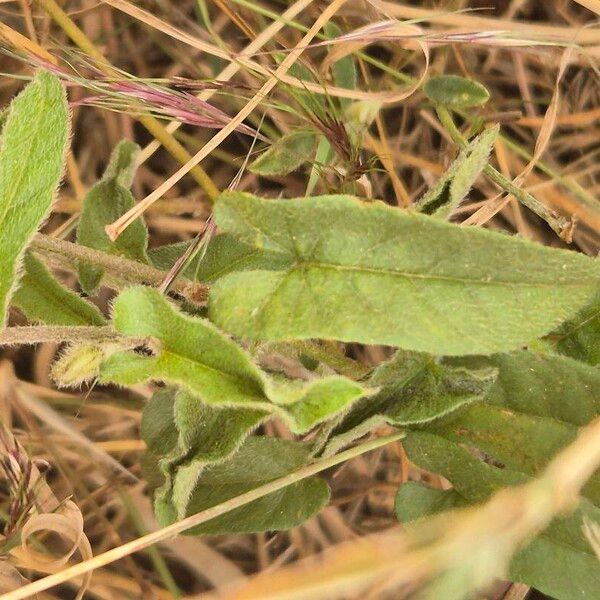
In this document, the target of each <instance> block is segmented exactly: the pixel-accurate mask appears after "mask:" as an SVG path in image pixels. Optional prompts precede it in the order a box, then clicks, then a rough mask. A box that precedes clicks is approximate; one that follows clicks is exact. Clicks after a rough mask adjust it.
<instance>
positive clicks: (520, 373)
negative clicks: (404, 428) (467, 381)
mask: <svg viewBox="0 0 600 600" xmlns="http://www.w3.org/2000/svg"><path fill="white" fill-rule="evenodd" d="M484 362H485V363H487V364H490V365H493V366H495V367H496V368H497V369H498V378H497V380H496V382H495V384H494V385H493V386H492V388H491V389H490V392H489V394H488V395H487V397H486V400H485V402H480V403H475V404H471V405H469V406H466V407H464V408H462V409H459V410H458V411H456V412H455V413H452V414H451V415H449V416H448V417H445V418H442V419H440V420H437V421H433V422H431V423H429V424H426V425H425V426H423V427H422V428H420V429H421V430H420V431H413V432H412V433H410V434H409V435H408V436H407V437H406V439H405V440H404V441H403V444H404V447H405V450H406V452H407V454H408V456H409V458H410V459H411V461H412V462H414V463H415V464H417V465H418V466H419V467H421V468H423V469H426V470H428V471H432V472H435V473H438V474H440V475H443V476H444V477H446V478H447V479H448V480H449V481H450V482H451V483H452V484H453V486H454V488H453V491H452V492H450V493H448V492H443V495H441V494H440V492H438V491H429V490H424V491H423V490H421V491H418V492H416V491H415V490H414V489H409V490H403V488H401V489H400V492H399V494H398V498H397V504H396V508H397V513H398V516H399V518H401V520H407V519H412V518H417V517H420V516H423V515H425V514H427V513H428V512H430V511H437V510H438V509H441V508H448V507H450V506H451V505H453V504H454V505H463V504H469V503H473V502H482V501H484V500H486V499H487V498H489V496H490V495H492V494H493V493H494V492H496V491H497V490H499V489H500V488H502V487H506V486H508V485H517V484H519V483H522V482H524V481H526V480H527V479H528V478H529V477H534V476H536V475H537V474H539V473H540V471H541V470H542V469H543V468H544V467H545V466H546V465H547V463H548V462H549V461H550V460H551V459H552V458H553V456H554V455H555V454H556V453H558V452H559V451H560V450H561V449H562V448H564V447H565V446H566V445H567V444H569V443H570V442H572V441H573V439H574V438H575V437H576V435H577V431H578V428H579V427H580V426H582V425H584V424H586V423H587V422H589V421H590V420H592V419H593V418H595V417H597V416H598V414H600V400H599V399H598V396H597V393H596V391H597V390H598V389H600V388H599V386H600V372H598V371H597V370H596V369H594V368H592V367H590V366H588V365H585V364H582V363H577V362H576V361H573V360H571V359H569V358H565V357H561V356H549V355H538V354H535V353H532V352H517V353H514V354H510V355H500V356H494V357H491V358H490V359H488V360H487V361H484ZM478 363H481V361H478ZM478 456H479V457H486V462H483V461H482V460H481V458H478ZM413 487H414V486H413ZM583 496H584V499H583V500H582V501H581V502H580V505H579V508H578V509H577V511H576V512H575V513H573V514H571V515H570V516H567V517H565V518H561V519H557V520H555V521H554V522H553V523H552V524H551V525H550V526H549V527H548V528H547V529H546V530H545V531H544V532H543V533H542V534H541V535H540V536H538V537H537V538H536V539H534V540H533V541H532V542H531V543H530V544H529V545H528V546H527V547H526V548H524V549H523V550H522V551H520V552H519V553H518V554H517V555H516V556H515V557H514V558H513V561H512V565H511V573H510V576H511V578H512V579H514V580H516V581H522V582H525V583H527V584H529V585H532V586H535V587H536V588H538V589H540V590H542V591H543V592H545V593H547V594H550V595H551V596H553V597H556V598H559V599H561V600H562V599H565V600H567V599H568V600H571V599H577V598H589V597H596V596H597V595H599V594H600V576H599V575H598V569H597V566H596V567H593V566H592V565H593V562H594V561H597V559H596V557H595V555H594V553H593V550H592V549H591V547H590V545H589V543H588V542H587V540H586V539H585V538H584V537H583V535H582V531H581V525H582V518H583V515H584V514H587V515H589V516H590V517H591V518H593V520H595V521H598V520H599V519H600V509H599V508H598V504H600V477H599V476H598V474H596V475H595V476H593V477H592V478H591V479H590V481H589V482H588V484H587V485H586V486H585V487H584V489H583ZM419 498H420V499H421V502H422V506H421V510H420V511H419V509H418V507H408V506H407V502H408V501H409V500H410V499H412V500H415V499H417V500H418V499H419ZM561 564H562V565H569V569H571V568H572V569H573V573H572V575H573V576H572V577H568V578H565V577H564V574H559V571H560V565H561Z"/></svg>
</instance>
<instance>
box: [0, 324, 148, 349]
mask: <svg viewBox="0 0 600 600" xmlns="http://www.w3.org/2000/svg"><path fill="white" fill-rule="evenodd" d="M115 341H119V342H120V341H124V342H126V343H127V345H128V346H130V347H135V346H141V345H143V344H145V343H146V341H147V340H146V339H145V338H130V337H124V336H122V335H121V334H120V333H118V332H117V331H115V330H114V329H113V328H112V327H109V326H106V327H98V326H92V327H88V326H71V325H32V326H26V327H7V328H6V329H3V330H2V331H0V346H15V345H26V344H43V343H46V342H54V343H56V344H60V343H62V342H72V343H86V344H89V343H103V342H115Z"/></svg>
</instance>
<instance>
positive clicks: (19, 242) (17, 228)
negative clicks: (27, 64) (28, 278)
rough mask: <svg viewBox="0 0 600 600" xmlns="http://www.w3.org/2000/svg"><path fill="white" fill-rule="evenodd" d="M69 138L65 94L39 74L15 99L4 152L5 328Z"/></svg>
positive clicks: (1, 316) (1, 263)
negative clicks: (27, 252)
mask: <svg viewBox="0 0 600 600" xmlns="http://www.w3.org/2000/svg"><path fill="white" fill-rule="evenodd" d="M68 138H69V110H68V107H67V102H66V96H65V90H64V88H63V86H62V85H61V84H60V82H59V80H58V79H57V78H56V77H55V76H54V75H51V74H50V73H47V72H44V71H40V72H38V73H37V74H36V76H35V78H34V79H33V81H32V82H31V83H30V84H29V85H28V86H27V87H26V88H25V89H24V90H23V91H22V92H21V93H20V94H19V95H18V96H17V97H16V98H15V99H14V100H13V102H12V103H11V105H10V108H9V113H8V116H7V118H6V122H5V125H4V129H3V131H2V147H1V149H0V326H1V325H3V324H4V322H5V320H6V312H7V308H8V303H9V301H10V298H11V296H12V294H13V292H14V291H15V289H16V286H17V284H18V281H19V273H20V266H21V261H22V257H23V253H24V252H25V249H26V248H27V245H28V244H29V241H30V239H31V237H32V236H33V235H34V233H35V232H36V231H37V230H38V229H39V227H40V226H41V225H42V223H43V222H44V220H45V219H46V217H47V216H48V214H49V213H50V209H51V207H52V202H53V200H54V194H55V192H56V188H57V186H58V184H59V182H60V179H61V175H62V172H63V168H64V156H65V151H66V148H67V141H68Z"/></svg>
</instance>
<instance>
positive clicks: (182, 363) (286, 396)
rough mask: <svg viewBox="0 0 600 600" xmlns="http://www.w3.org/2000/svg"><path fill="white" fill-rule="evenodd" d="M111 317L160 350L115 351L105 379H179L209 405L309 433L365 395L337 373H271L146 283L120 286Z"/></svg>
mask: <svg viewBox="0 0 600 600" xmlns="http://www.w3.org/2000/svg"><path fill="white" fill-rule="evenodd" d="M113 318H114V326H115V328H116V329H117V330H118V331H120V332H121V333H123V334H125V335H131V336H142V337H152V338H156V339H158V341H159V342H160V348H159V349H158V350H157V352H156V354H155V355H154V356H142V355H139V354H135V353H133V352H120V353H116V354H114V355H112V356H111V357H110V358H108V360H107V361H106V362H105V363H104V364H103V366H102V370H101V378H102V380H103V381H106V382H109V381H110V382H115V383H119V384H122V385H132V384H134V383H139V382H142V381H147V380H150V379H152V380H161V381H165V382H168V383H172V384H176V385H181V386H184V387H185V388H186V389H187V390H189V391H190V392H192V393H194V394H198V395H199V396H200V397H201V398H202V400H203V401H204V402H205V403H207V404H217V405H221V406H230V407H236V406H237V407H241V408H249V409H255V410H259V411H266V412H269V413H274V414H278V415H280V416H281V417H283V418H284V419H286V420H287V421H288V423H289V425H290V427H291V428H292V429H293V430H294V431H307V430H308V429H310V428H311V427H313V426H314V425H316V424H317V423H319V422H321V421H323V420H325V419H327V418H329V417H331V416H333V415H335V414H337V413H338V412H339V411H341V410H344V409H346V408H347V407H348V406H349V405H350V404H351V403H352V402H354V401H355V400H357V399H358V398H359V397H360V396H362V395H364V394H365V393H369V392H368V390H366V389H365V388H363V387H362V386H361V385H359V384H358V383H356V382H354V381H351V380H349V379H346V378H344V377H339V376H331V377H325V378H323V379H316V380H314V381H309V382H287V381H285V382H284V381H280V380H276V379H272V378H269V377H268V376H267V375H266V374H265V373H263V372H262V371H261V370H260V369H259V368H258V367H257V366H256V365H255V364H254V363H253V362H252V361H251V359H250V357H249V356H248V355H247V354H246V353H245V352H244V351H243V350H242V349H241V348H240V347H239V346H237V345H236V344H235V343H234V342H233V341H232V340H231V339H229V338H228V337H226V336H225V335H224V334H223V333H221V332H220V331H219V330H218V329H217V328H216V327H215V326H214V325H212V324H211V323H210V322H208V321H206V320H204V319H200V318H195V317H190V316H187V315H185V314H183V313H181V312H179V311H177V310H176V309H175V307H174V306H173V305H172V304H170V303H169V302H168V301H167V300H166V299H165V298H164V297H163V296H162V295H161V294H160V293H159V292H158V291H157V290H154V289H151V288H144V287H132V288H128V289H127V290H125V291H124V292H122V293H121V294H120V295H119V297H118V298H117V299H116V301H115V303H114V312H113Z"/></svg>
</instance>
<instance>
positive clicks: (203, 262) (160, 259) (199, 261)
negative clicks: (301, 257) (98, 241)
mask: <svg viewBox="0 0 600 600" xmlns="http://www.w3.org/2000/svg"><path fill="white" fill-rule="evenodd" d="M186 247H187V243H186V242H179V243H176V244H169V245H168V246H160V247H158V248H153V249H152V250H150V251H149V252H148V256H149V257H150V261H151V263H152V264H153V265H154V266H155V267H157V268H158V269H162V270H164V271H168V270H169V269H170V268H171V267H172V266H173V265H174V264H175V262H176V261H177V259H178V258H179V257H180V256H181V255H182V254H183V253H184V252H185V250H186ZM289 264H290V263H289V258H288V257H285V256H282V255H281V254H279V253H278V252H269V251H265V250H260V249H258V248H255V247H253V246H250V245H249V244H244V243H243V242H240V241H239V240H237V239H236V238H235V237H233V236H231V235H228V234H226V233H221V234H219V235H216V236H215V237H214V238H213V239H212V240H211V241H210V243H209V245H208V248H207V250H206V254H205V255H204V256H202V257H200V256H198V257H197V258H194V259H193V260H192V261H190V264H189V265H188V266H187V267H186V268H185V270H184V271H183V276H184V277H187V278H188V279H192V280H197V281H205V282H207V283H211V282H213V281H215V280H217V279H218V278H219V277H222V276H223V275H226V274H227V273H233V272H235V271H254V270H256V269H265V270H271V269H279V268H285V267H286V266H288V265H289Z"/></svg>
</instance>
